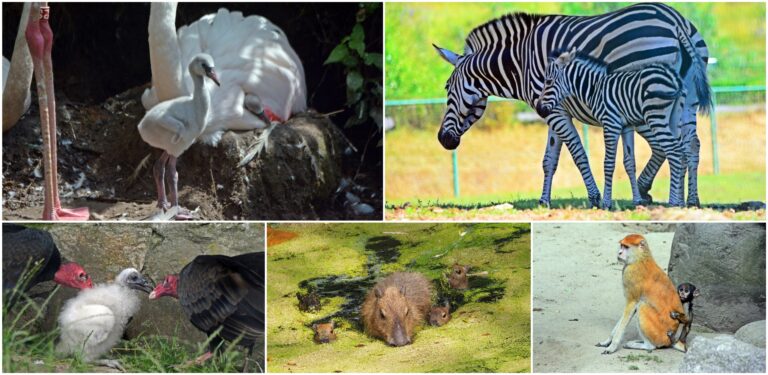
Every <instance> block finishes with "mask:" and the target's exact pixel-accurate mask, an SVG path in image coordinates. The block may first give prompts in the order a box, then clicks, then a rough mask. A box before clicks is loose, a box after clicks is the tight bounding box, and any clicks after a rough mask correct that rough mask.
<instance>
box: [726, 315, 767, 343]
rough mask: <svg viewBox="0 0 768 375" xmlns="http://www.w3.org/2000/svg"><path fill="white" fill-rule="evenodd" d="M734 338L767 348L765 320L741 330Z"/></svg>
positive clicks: (750, 324)
mask: <svg viewBox="0 0 768 375" xmlns="http://www.w3.org/2000/svg"><path fill="white" fill-rule="evenodd" d="M734 336H735V337H736V338H737V339H739V340H741V341H744V342H746V343H749V344H752V345H754V346H757V347H760V348H765V320H758V321H756V322H752V323H749V324H747V325H745V326H744V327H741V328H739V330H738V331H736V334H734Z"/></svg>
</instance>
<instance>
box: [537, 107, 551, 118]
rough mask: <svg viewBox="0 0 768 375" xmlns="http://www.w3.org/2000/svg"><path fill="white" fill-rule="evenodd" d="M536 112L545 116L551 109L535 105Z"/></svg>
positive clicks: (542, 116)
mask: <svg viewBox="0 0 768 375" xmlns="http://www.w3.org/2000/svg"><path fill="white" fill-rule="evenodd" d="M536 113H538V114H539V116H540V117H541V118H547V116H549V115H550V114H551V113H552V111H551V110H550V109H549V108H545V107H544V106H543V105H537V106H536Z"/></svg>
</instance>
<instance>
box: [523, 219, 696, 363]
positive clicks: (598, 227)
mask: <svg viewBox="0 0 768 375" xmlns="http://www.w3.org/2000/svg"><path fill="white" fill-rule="evenodd" d="M630 233H641V234H643V235H644V236H645V237H646V238H647V239H648V242H649V245H650V247H651V251H652V253H653V256H654V258H655V259H656V263H658V264H659V266H661V268H662V269H664V270H665V271H666V269H667V265H668V264H669V257H670V249H671V246H672V238H673V236H674V229H673V227H665V226H659V225H656V226H653V224H648V225H646V226H644V225H643V224H534V225H533V239H534V240H533V248H532V254H531V255H532V259H531V262H532V270H533V285H532V288H533V290H532V292H533V313H532V319H533V336H532V343H531V344H532V351H533V357H532V358H533V371H534V372H629V371H638V372H677V371H678V366H679V365H680V363H681V362H682V360H683V355H684V354H683V353H681V352H679V351H676V350H674V349H657V350H654V351H653V352H652V353H648V352H646V351H639V350H632V349H624V348H621V349H619V350H618V351H616V352H615V353H613V354H607V355H603V354H601V353H602V351H603V348H599V347H596V346H595V344H596V343H597V342H599V341H602V340H605V339H606V338H607V337H608V336H609V335H610V332H611V329H612V328H613V326H614V325H615V324H616V321H617V320H618V319H619V318H620V317H621V312H622V309H623V307H624V296H623V292H622V288H621V269H622V268H621V265H620V264H619V262H618V261H617V260H616V251H617V249H618V241H619V240H620V239H621V238H623V237H624V236H626V235H627V234H630ZM705 330H706V329H705V328H703V327H697V326H696V325H695V324H694V326H693V328H692V330H691V335H690V336H689V338H688V340H689V341H690V340H692V339H693V337H695V336H696V335H699V334H704V335H707V332H704V331H705ZM637 339H639V335H638V332H637V318H636V317H635V318H633V319H632V321H631V322H630V324H629V326H628V327H627V331H626V333H625V335H624V340H623V342H626V341H628V340H637Z"/></svg>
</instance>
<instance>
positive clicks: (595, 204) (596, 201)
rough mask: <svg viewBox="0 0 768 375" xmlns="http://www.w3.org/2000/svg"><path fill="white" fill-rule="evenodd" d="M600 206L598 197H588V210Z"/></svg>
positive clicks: (600, 202)
mask: <svg viewBox="0 0 768 375" xmlns="http://www.w3.org/2000/svg"><path fill="white" fill-rule="evenodd" d="M601 204H602V200H601V199H600V195H598V196H596V197H589V208H593V207H598V208H599V207H600V205H601Z"/></svg>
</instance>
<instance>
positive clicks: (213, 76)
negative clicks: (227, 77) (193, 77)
mask: <svg viewBox="0 0 768 375" xmlns="http://www.w3.org/2000/svg"><path fill="white" fill-rule="evenodd" d="M205 75H206V76H207V77H208V78H210V79H211V80H213V82H216V86H221V83H219V77H218V76H217V75H216V72H215V71H214V70H213V69H206V71H205Z"/></svg>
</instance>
